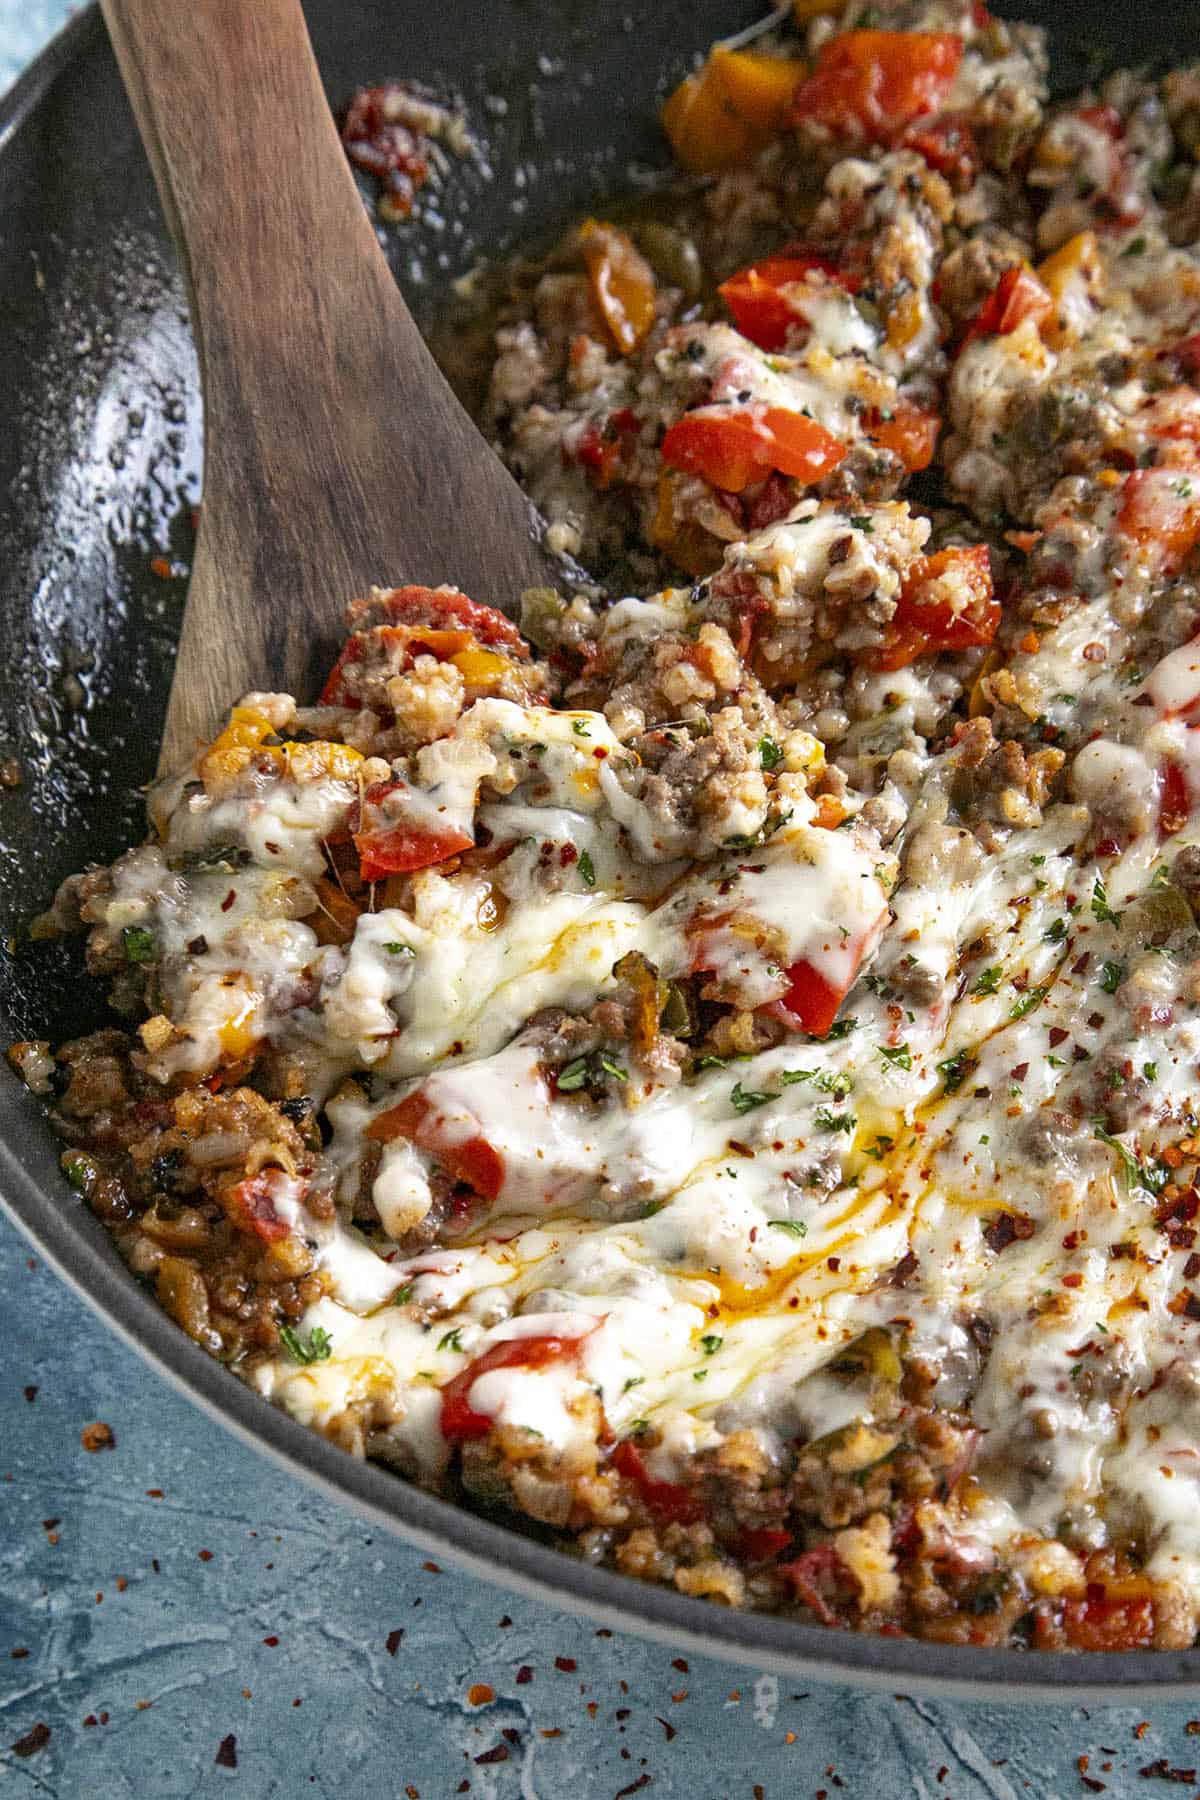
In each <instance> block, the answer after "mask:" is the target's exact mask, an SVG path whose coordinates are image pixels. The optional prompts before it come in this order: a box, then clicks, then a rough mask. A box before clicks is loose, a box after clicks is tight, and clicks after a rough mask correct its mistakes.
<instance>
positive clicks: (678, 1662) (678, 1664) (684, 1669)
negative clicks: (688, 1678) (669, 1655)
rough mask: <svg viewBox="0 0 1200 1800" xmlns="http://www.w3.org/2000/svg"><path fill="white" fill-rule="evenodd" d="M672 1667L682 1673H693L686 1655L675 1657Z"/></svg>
mask: <svg viewBox="0 0 1200 1800" xmlns="http://www.w3.org/2000/svg"><path fill="white" fill-rule="evenodd" d="M671 1667H672V1668H673V1669H678V1670H679V1673H680V1674H681V1675H690V1674H691V1670H690V1669H689V1667H688V1660H687V1657H686V1656H676V1657H674V1658H673V1659H672V1661H671Z"/></svg>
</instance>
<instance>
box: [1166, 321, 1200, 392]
mask: <svg viewBox="0 0 1200 1800" xmlns="http://www.w3.org/2000/svg"><path fill="white" fill-rule="evenodd" d="M1158 356H1159V360H1160V361H1162V362H1169V363H1173V364H1174V366H1175V367H1176V368H1177V369H1178V370H1179V372H1180V374H1181V375H1186V376H1187V377H1188V378H1189V380H1194V379H1195V377H1196V376H1197V375H1200V331H1198V332H1196V333H1194V334H1193V336H1191V337H1185V338H1181V339H1180V341H1179V343H1177V344H1172V345H1171V347H1170V349H1168V350H1160V351H1159V352H1158Z"/></svg>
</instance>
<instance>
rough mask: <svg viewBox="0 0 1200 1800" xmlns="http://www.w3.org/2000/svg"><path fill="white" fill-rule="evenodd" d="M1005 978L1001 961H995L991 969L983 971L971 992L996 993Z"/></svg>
mask: <svg viewBox="0 0 1200 1800" xmlns="http://www.w3.org/2000/svg"><path fill="white" fill-rule="evenodd" d="M1003 979H1004V970H1003V969H1002V968H1001V967H1000V965H999V963H995V964H993V966H992V967H991V968H990V969H985V970H984V971H983V974H982V975H981V976H980V977H979V979H978V981H977V982H976V983H975V986H974V987H973V988H972V989H971V992H972V993H973V994H994V993H995V992H996V989H997V988H998V987H999V986H1000V983H1001V981H1002V980H1003Z"/></svg>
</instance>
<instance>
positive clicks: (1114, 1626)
mask: <svg viewBox="0 0 1200 1800" xmlns="http://www.w3.org/2000/svg"><path fill="white" fill-rule="evenodd" d="M1062 1622H1063V1630H1064V1631H1065V1632H1066V1635H1067V1639H1068V1641H1069V1642H1070V1644H1071V1645H1072V1646H1073V1648H1074V1649H1076V1650H1147V1649H1149V1648H1150V1646H1151V1645H1152V1644H1153V1642H1154V1602H1153V1600H1152V1599H1151V1598H1150V1596H1149V1595H1148V1594H1124V1595H1110V1594H1109V1593H1108V1591H1107V1590H1106V1588H1105V1586H1104V1584H1103V1582H1097V1581H1089V1582H1088V1585H1087V1592H1086V1594H1085V1596H1084V1598H1083V1599H1082V1600H1068V1601H1067V1603H1066V1605H1065V1606H1064V1607H1063V1621H1062Z"/></svg>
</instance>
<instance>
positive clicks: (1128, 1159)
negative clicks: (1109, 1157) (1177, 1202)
mask: <svg viewBox="0 0 1200 1800" xmlns="http://www.w3.org/2000/svg"><path fill="white" fill-rule="evenodd" d="M1092 1130H1093V1132H1094V1135H1095V1136H1096V1137H1098V1138H1099V1139H1100V1142H1101V1143H1102V1144H1107V1145H1108V1147H1109V1149H1110V1150H1115V1151H1116V1153H1117V1155H1118V1156H1119V1157H1120V1159H1121V1166H1122V1168H1123V1170H1124V1172H1125V1180H1126V1182H1127V1183H1128V1185H1129V1186H1130V1187H1142V1188H1145V1189H1146V1191H1147V1193H1150V1194H1161V1193H1162V1190H1163V1189H1164V1187H1166V1185H1167V1178H1168V1175H1169V1173H1170V1171H1169V1170H1168V1169H1167V1167H1166V1164H1165V1163H1160V1162H1155V1163H1140V1162H1139V1161H1138V1159H1137V1157H1136V1156H1135V1155H1134V1154H1133V1151H1132V1150H1131V1149H1130V1148H1129V1146H1128V1144H1123V1143H1122V1142H1121V1140H1120V1138H1117V1137H1114V1136H1113V1135H1112V1133H1111V1131H1106V1130H1105V1129H1104V1126H1103V1125H1102V1124H1101V1123H1100V1121H1099V1120H1098V1119H1093V1121H1092Z"/></svg>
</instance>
